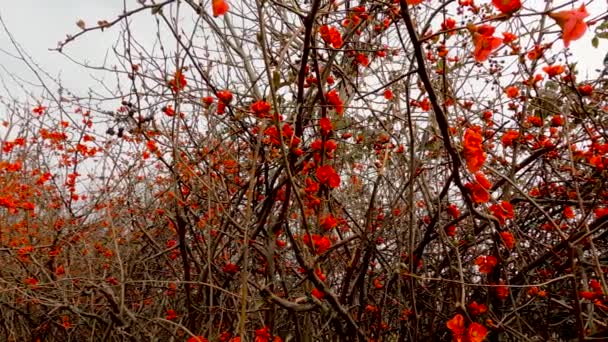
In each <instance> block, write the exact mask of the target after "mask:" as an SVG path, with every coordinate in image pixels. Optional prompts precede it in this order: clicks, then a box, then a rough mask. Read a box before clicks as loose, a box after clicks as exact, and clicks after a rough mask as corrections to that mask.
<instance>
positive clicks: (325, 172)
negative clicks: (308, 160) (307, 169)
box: [315, 165, 340, 189]
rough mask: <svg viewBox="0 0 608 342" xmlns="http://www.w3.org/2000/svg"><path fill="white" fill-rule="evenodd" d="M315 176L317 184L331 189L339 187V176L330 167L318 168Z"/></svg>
mask: <svg viewBox="0 0 608 342" xmlns="http://www.w3.org/2000/svg"><path fill="white" fill-rule="evenodd" d="M315 175H316V176H317V179H318V180H319V183H321V184H326V185H327V186H329V187H330V188H332V189H333V188H337V187H339V186H340V176H339V175H338V174H337V173H336V171H335V170H334V168H333V167H331V165H323V166H319V167H318V168H317V171H316V173H315Z"/></svg>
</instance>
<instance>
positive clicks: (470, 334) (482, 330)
mask: <svg viewBox="0 0 608 342" xmlns="http://www.w3.org/2000/svg"><path fill="white" fill-rule="evenodd" d="M487 334H488V329H486V327H484V326H483V325H481V324H479V323H477V322H473V323H471V325H469V330H468V331H467V338H468V341H469V342H481V341H483V340H484V339H485V338H486V335H487Z"/></svg>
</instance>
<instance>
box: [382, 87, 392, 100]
mask: <svg viewBox="0 0 608 342" xmlns="http://www.w3.org/2000/svg"><path fill="white" fill-rule="evenodd" d="M384 98H385V99H387V100H389V101H390V100H392V99H393V92H392V91H391V90H390V89H386V90H385V91H384Z"/></svg>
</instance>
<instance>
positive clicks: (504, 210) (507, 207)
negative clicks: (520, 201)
mask: <svg viewBox="0 0 608 342" xmlns="http://www.w3.org/2000/svg"><path fill="white" fill-rule="evenodd" d="M489 209H490V211H491V212H492V215H494V216H496V218H497V219H498V221H500V224H505V220H506V219H510V218H513V217H514V213H513V206H512V205H511V203H509V202H506V201H502V202H501V203H500V204H493V205H491V206H490V208H489Z"/></svg>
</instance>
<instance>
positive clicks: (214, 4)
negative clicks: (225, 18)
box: [211, 0, 230, 18]
mask: <svg viewBox="0 0 608 342" xmlns="http://www.w3.org/2000/svg"><path fill="white" fill-rule="evenodd" d="M211 9H212V10H213V16H214V17H216V18H217V17H219V16H220V15H224V14H226V13H227V12H228V9H230V7H229V6H228V3H227V2H226V0H212V1H211Z"/></svg>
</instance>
